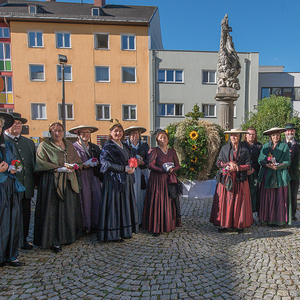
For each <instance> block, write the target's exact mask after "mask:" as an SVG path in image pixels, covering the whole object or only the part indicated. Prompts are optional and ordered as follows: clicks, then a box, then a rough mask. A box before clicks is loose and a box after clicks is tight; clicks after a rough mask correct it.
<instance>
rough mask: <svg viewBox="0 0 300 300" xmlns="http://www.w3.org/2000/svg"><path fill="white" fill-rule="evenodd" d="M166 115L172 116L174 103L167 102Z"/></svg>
mask: <svg viewBox="0 0 300 300" xmlns="http://www.w3.org/2000/svg"><path fill="white" fill-rule="evenodd" d="M167 115H168V116H174V104H167Z"/></svg>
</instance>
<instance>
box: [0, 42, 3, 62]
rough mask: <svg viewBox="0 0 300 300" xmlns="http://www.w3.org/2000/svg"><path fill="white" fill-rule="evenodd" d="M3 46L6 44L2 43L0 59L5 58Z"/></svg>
mask: <svg viewBox="0 0 300 300" xmlns="http://www.w3.org/2000/svg"><path fill="white" fill-rule="evenodd" d="M3 47H4V44H3V43H0V59H4V53H3Z"/></svg>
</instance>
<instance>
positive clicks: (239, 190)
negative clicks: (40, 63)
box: [210, 174, 253, 229]
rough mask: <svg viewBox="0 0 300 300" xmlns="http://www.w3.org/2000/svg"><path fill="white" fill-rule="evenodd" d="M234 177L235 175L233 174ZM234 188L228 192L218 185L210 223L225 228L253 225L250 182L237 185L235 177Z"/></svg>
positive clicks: (240, 227) (223, 186)
mask: <svg viewBox="0 0 300 300" xmlns="http://www.w3.org/2000/svg"><path fill="white" fill-rule="evenodd" d="M232 175H233V174H232ZM232 179H233V188H232V191H231V192H228V191H227V190H226V188H225V185H223V184H221V183H218V185H217V188H216V192H215V195H214V201H213V205H212V210H211V215H210V222H212V223H213V224H214V225H218V226H221V227H224V228H238V229H242V228H246V227H249V226H251V225H252V223H253V216H252V205H251V196H250V189H249V183H248V181H247V180H246V181H244V182H241V183H237V182H236V181H235V176H233V178H232Z"/></svg>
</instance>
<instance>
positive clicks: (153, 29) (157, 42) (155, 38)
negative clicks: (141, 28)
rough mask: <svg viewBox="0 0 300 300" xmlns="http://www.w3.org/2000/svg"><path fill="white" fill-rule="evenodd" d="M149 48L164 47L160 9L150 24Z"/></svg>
mask: <svg viewBox="0 0 300 300" xmlns="http://www.w3.org/2000/svg"><path fill="white" fill-rule="evenodd" d="M149 49H159V50H161V49H163V44H162V37H161V29H160V19H159V13H158V9H157V10H156V11H155V13H154V16H153V17H152V20H151V22H150V26H149Z"/></svg>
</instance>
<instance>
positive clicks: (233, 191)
mask: <svg viewBox="0 0 300 300" xmlns="http://www.w3.org/2000/svg"><path fill="white" fill-rule="evenodd" d="M296 129H297V128H296V127H295V124H293V123H288V124H286V126H285V128H279V127H273V128H271V129H269V130H266V131H265V132H264V133H263V134H264V135H268V136H269V142H268V143H266V144H265V145H262V144H261V143H259V142H258V141H257V132H256V130H255V128H253V127H250V128H248V129H247V131H243V130H240V129H231V130H230V131H225V133H226V134H229V137H230V141H229V143H228V144H226V145H225V146H223V147H222V149H221V151H220V153H219V156H218V158H217V166H218V167H219V168H220V169H219V171H218V173H217V176H216V178H217V182H218V183H217V187H216V191H215V195H214V200H213V205H212V210H211V216H210V222H212V223H213V224H214V225H217V226H219V231H220V232H222V231H226V230H227V229H229V228H231V229H232V228H234V229H236V230H237V231H238V232H239V233H240V232H243V230H244V228H247V227H250V226H251V225H252V223H253V213H254V212H256V213H257V215H258V218H259V220H260V221H261V222H262V223H266V224H268V225H270V226H283V225H290V224H291V222H292V220H294V221H296V220H297V218H296V211H297V194H298V189H299V177H300V170H299V159H300V152H299V142H298V141H297V140H296V139H295V134H296ZM283 132H284V133H285V138H284V139H282V140H281V134H282V133H283ZM242 135H244V141H242Z"/></svg>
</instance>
